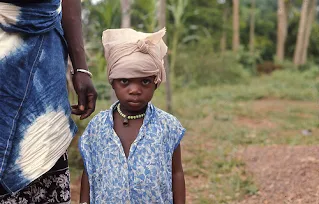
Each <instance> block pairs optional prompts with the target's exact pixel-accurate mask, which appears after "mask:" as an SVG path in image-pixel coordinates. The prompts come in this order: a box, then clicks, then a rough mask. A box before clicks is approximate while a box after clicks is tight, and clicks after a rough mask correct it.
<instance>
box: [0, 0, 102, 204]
mask: <svg viewBox="0 0 319 204" xmlns="http://www.w3.org/2000/svg"><path fill="white" fill-rule="evenodd" d="M62 12H63V17H62ZM80 16H81V6H80V1H79V0H63V1H62V2H61V0H27V1H26V0H13V1H12V0H10V1H8V0H0V82H1V83H0V182H1V184H2V187H1V190H0V191H1V192H0V194H1V195H0V201H1V200H2V201H4V202H5V201H15V202H17V203H18V202H22V203H44V202H45V203H50V202H51V203H67V202H69V201H70V193H69V172H68V165H67V157H66V155H65V151H66V149H67V148H68V146H69V144H70V142H71V140H72V137H73V135H74V134H75V132H76V129H77V128H76V125H75V124H74V122H73V121H72V119H71V118H70V114H71V108H70V105H69V102H68V94H67V88H66V79H65V70H66V62H67V55H68V54H69V56H70V58H71V61H72V64H73V67H74V68H75V73H74V76H73V84H74V87H75V90H76V92H77V94H78V105H75V106H73V107H72V112H73V113H74V114H77V115H81V119H84V118H86V117H88V116H89V115H90V114H91V113H92V112H93V111H94V108H95V101H96V98H97V95H96V91H95V89H94V87H93V85H92V82H91V79H90V72H88V71H87V65H86V60H85V53H84V47H83V40H82V33H81V29H82V28H81V18H80ZM61 22H62V23H61Z"/></svg>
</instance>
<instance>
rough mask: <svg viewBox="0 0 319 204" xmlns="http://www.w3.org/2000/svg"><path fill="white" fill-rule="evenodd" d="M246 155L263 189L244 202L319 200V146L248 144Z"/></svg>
mask: <svg viewBox="0 0 319 204" xmlns="http://www.w3.org/2000/svg"><path fill="white" fill-rule="evenodd" d="M242 159H243V161H244V162H245V163H246V167H247V170H248V171H249V172H250V173H252V174H253V178H254V180H255V182H256V184H257V186H258V188H259V192H258V193H257V195H254V196H252V197H248V198H246V199H245V200H243V201H242V202H240V204H259V203H267V204H272V203H273V204H278V203H294V204H297V203H300V204H306V203H311V204H317V203H319V176H318V175H319V146H295V147H292V146H271V147H248V148H247V149H245V150H244V152H243V153H242Z"/></svg>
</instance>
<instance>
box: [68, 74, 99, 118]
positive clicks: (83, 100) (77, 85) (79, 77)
mask: <svg viewBox="0 0 319 204" xmlns="http://www.w3.org/2000/svg"><path fill="white" fill-rule="evenodd" d="M72 81H73V86H74V89H75V92H76V93H77V95H78V104H77V105H72V114H75V115H81V117H80V120H83V119H85V118H87V117H89V116H90V115H91V114H92V113H93V112H94V110H95V104H96V99H97V93H96V90H95V88H94V86H93V83H92V80H91V78H90V76H89V75H88V74H86V73H82V72H75V73H74V75H73V78H72Z"/></svg>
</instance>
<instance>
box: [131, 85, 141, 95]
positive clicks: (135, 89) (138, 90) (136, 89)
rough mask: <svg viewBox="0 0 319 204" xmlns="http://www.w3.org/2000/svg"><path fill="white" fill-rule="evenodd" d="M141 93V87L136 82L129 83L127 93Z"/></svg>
mask: <svg viewBox="0 0 319 204" xmlns="http://www.w3.org/2000/svg"><path fill="white" fill-rule="evenodd" d="M141 93H142V91H141V87H140V85H138V84H135V83H132V84H130V89H129V94H131V95H140V94H141Z"/></svg>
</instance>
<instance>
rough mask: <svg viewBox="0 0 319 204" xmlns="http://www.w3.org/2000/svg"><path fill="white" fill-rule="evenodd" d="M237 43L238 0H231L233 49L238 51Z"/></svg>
mask: <svg viewBox="0 0 319 204" xmlns="http://www.w3.org/2000/svg"><path fill="white" fill-rule="evenodd" d="M239 44H240V42H239V0H233V51H238V49H239Z"/></svg>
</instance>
